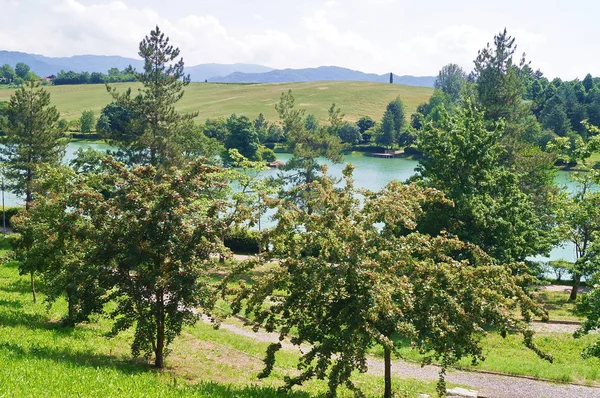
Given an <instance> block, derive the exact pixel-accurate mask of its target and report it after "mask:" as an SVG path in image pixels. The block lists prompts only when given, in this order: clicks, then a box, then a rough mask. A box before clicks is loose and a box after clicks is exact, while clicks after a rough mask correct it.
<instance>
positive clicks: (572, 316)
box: [534, 286, 584, 322]
mask: <svg viewBox="0 0 600 398" xmlns="http://www.w3.org/2000/svg"><path fill="white" fill-rule="evenodd" d="M567 290H569V291H570V286H565V291H564V292H551V291H547V290H539V291H537V292H535V293H534V297H535V298H536V301H537V302H538V303H540V304H541V305H542V306H543V307H544V308H545V309H546V311H548V315H549V316H550V321H575V322H581V321H582V320H583V319H584V317H583V316H581V315H580V314H579V313H578V312H577V310H576V308H575V307H576V303H575V302H573V301H569V292H568V291H567ZM580 295H581V294H579V295H578V298H577V301H579V297H580Z"/></svg>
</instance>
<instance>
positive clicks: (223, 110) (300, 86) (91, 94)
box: [0, 82, 433, 121]
mask: <svg viewBox="0 0 600 398" xmlns="http://www.w3.org/2000/svg"><path fill="white" fill-rule="evenodd" d="M115 87H118V89H119V90H125V89H126V88H128V87H132V88H133V89H134V91H135V89H136V88H137V87H140V86H139V85H137V84H133V85H132V84H130V83H122V84H116V85H115ZM288 89H292V91H293V93H294V96H295V97H296V104H297V106H298V107H299V108H305V109H306V111H307V113H314V114H315V115H316V116H317V117H318V118H319V119H321V120H325V119H326V118H327V110H328V109H329V107H330V106H331V104H332V103H333V102H335V103H336V105H337V106H338V107H340V108H341V110H342V112H343V113H344V114H345V115H346V116H345V119H346V120H349V121H356V120H358V119H359V118H360V117H361V116H371V117H372V118H374V119H375V120H379V119H380V118H381V115H382V114H383V111H384V110H385V106H386V104H387V103H388V102H389V101H391V100H392V99H394V98H395V97H396V96H400V98H401V99H402V101H403V102H404V105H405V108H406V114H407V116H409V115H410V114H411V113H413V112H414V111H415V109H416V108H417V106H418V105H419V104H421V103H422V102H425V101H427V100H428V99H429V97H430V96H431V94H432V92H433V89H431V88H427V87H409V86H401V85H396V84H384V83H364V82H313V83H281V84H248V85H244V84H212V83H192V84H190V85H189V86H187V87H186V89H185V95H184V96H183V98H182V99H181V101H180V102H179V104H178V109H179V111H181V112H195V111H198V112H199V116H198V118H197V120H198V121H204V120H205V119H207V118H215V117H219V116H229V115H230V114H232V113H235V114H237V115H246V116H248V117H250V118H254V117H256V116H257V115H258V114H259V113H261V112H262V113H263V114H264V116H265V118H266V119H268V120H276V119H277V118H278V117H277V113H276V112H275V104H276V103H277V102H278V101H279V97H280V95H281V93H282V92H284V91H287V90H288ZM47 90H48V91H49V92H50V94H51V100H52V103H53V104H54V105H56V107H57V108H58V110H59V111H60V113H61V117H64V118H66V119H68V120H71V119H76V118H78V117H80V116H81V111H84V110H93V111H94V113H95V114H96V116H98V115H99V113H100V110H101V109H102V107H103V106H105V105H106V104H107V103H109V102H110V101H111V97H110V95H109V94H108V93H107V92H106V88H105V87H104V86H103V85H100V84H87V85H75V86H50V87H47ZM12 92H13V90H8V89H4V90H0V101H7V100H8V99H9V97H10V95H11V94H12Z"/></svg>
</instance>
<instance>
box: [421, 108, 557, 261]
mask: <svg viewBox="0 0 600 398" xmlns="http://www.w3.org/2000/svg"><path fill="white" fill-rule="evenodd" d="M502 129H503V125H502V124H496V125H495V126H494V129H493V130H488V128H487V123H486V122H485V120H484V114H483V112H481V111H479V110H477V108H476V107H475V106H473V105H472V104H470V103H467V106H466V107H465V108H464V109H459V110H458V111H457V112H456V114H454V115H449V116H447V117H445V118H443V119H442V121H441V123H439V124H437V125H433V124H426V125H425V126H424V127H423V128H422V129H421V131H420V133H419V136H418V138H417V148H418V149H419V150H420V151H421V152H422V153H423V155H424V156H423V158H422V159H421V160H420V162H419V166H418V167H417V175H418V178H420V179H422V183H423V184H424V185H425V186H428V187H431V188H435V189H439V190H440V191H442V192H443V193H444V194H445V195H446V196H447V198H448V199H449V200H452V201H453V202H454V206H451V207H445V206H437V207H434V208H431V209H429V208H428V209H427V212H426V213H425V215H424V217H423V218H422V219H421V220H420V225H419V230H421V231H422V232H427V233H430V234H433V235H437V234H439V233H440V232H441V231H443V230H445V231H447V232H449V233H452V234H455V235H456V236H458V237H459V238H460V239H461V240H463V241H465V242H469V243H473V244H476V245H478V246H479V247H481V248H482V249H483V250H485V251H486V252H487V253H488V254H489V255H491V256H492V257H494V258H496V259H497V260H499V261H500V262H504V263H512V262H515V261H524V260H525V259H526V258H527V257H528V256H531V255H535V254H538V253H540V252H542V253H543V252H545V251H547V250H549V248H550V242H549V237H548V236H546V229H547V225H546V224H550V225H551V224H552V222H551V218H548V219H546V218H542V217H539V216H538V214H537V213H536V212H535V208H534V206H533V204H532V201H531V198H530V197H529V196H528V195H526V194H525V193H523V192H522V191H521V188H520V185H519V183H520V181H519V178H518V175H517V174H516V173H514V172H513V171H511V170H510V169H508V168H507V167H506V166H504V165H503V164H502V162H501V158H502V156H503V154H504V153H505V152H504V150H503V146H502V144H501V143H500V141H499V139H500V137H501V135H502V132H503V130H502Z"/></svg>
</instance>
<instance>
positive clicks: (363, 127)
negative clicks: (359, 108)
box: [356, 116, 375, 134]
mask: <svg viewBox="0 0 600 398" xmlns="http://www.w3.org/2000/svg"><path fill="white" fill-rule="evenodd" d="M356 125H357V126H358V128H359V129H360V133H361V134H363V133H364V132H365V131H367V130H368V129H370V128H371V127H375V121H374V120H373V119H372V118H371V117H369V116H362V117H361V118H360V119H358V121H357V122H356Z"/></svg>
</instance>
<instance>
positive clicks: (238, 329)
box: [202, 316, 600, 398]
mask: <svg viewBox="0 0 600 398" xmlns="http://www.w3.org/2000/svg"><path fill="white" fill-rule="evenodd" d="M202 320H203V321H204V322H210V320H209V319H208V318H207V317H205V316H203V317H202ZM567 326H569V325H567ZM221 329H225V330H227V331H229V332H232V333H235V334H238V335H241V336H245V337H249V338H252V339H254V340H257V341H261V342H267V343H276V342H278V341H279V334H277V333H268V332H265V331H259V332H253V331H252V330H251V329H250V328H246V327H243V326H239V325H236V324H233V323H222V324H221ZM282 346H283V348H285V349H288V350H295V351H297V350H298V347H297V346H294V345H293V344H291V343H290V342H287V341H284V342H282ZM368 364H369V372H368V373H370V374H375V375H378V376H383V371H384V367H383V361H382V360H380V359H377V358H369V361H368ZM392 372H393V374H394V375H396V376H398V377H403V378H413V379H419V380H430V381H437V380H438V373H439V367H438V366H434V365H430V366H425V367H421V366H420V365H418V364H415V363H410V362H405V361H401V360H395V361H394V362H393V363H392ZM446 381H448V382H450V383H455V384H462V385H467V386H469V387H470V388H471V389H474V390H478V391H479V396H480V397H488V398H600V388H598V387H588V386H580V385H572V384H558V383H551V382H546V381H541V380H535V379H532V378H526V377H518V376H508V375H496V374H490V373H484V372H467V371H460V370H451V371H448V373H447V374H446Z"/></svg>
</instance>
